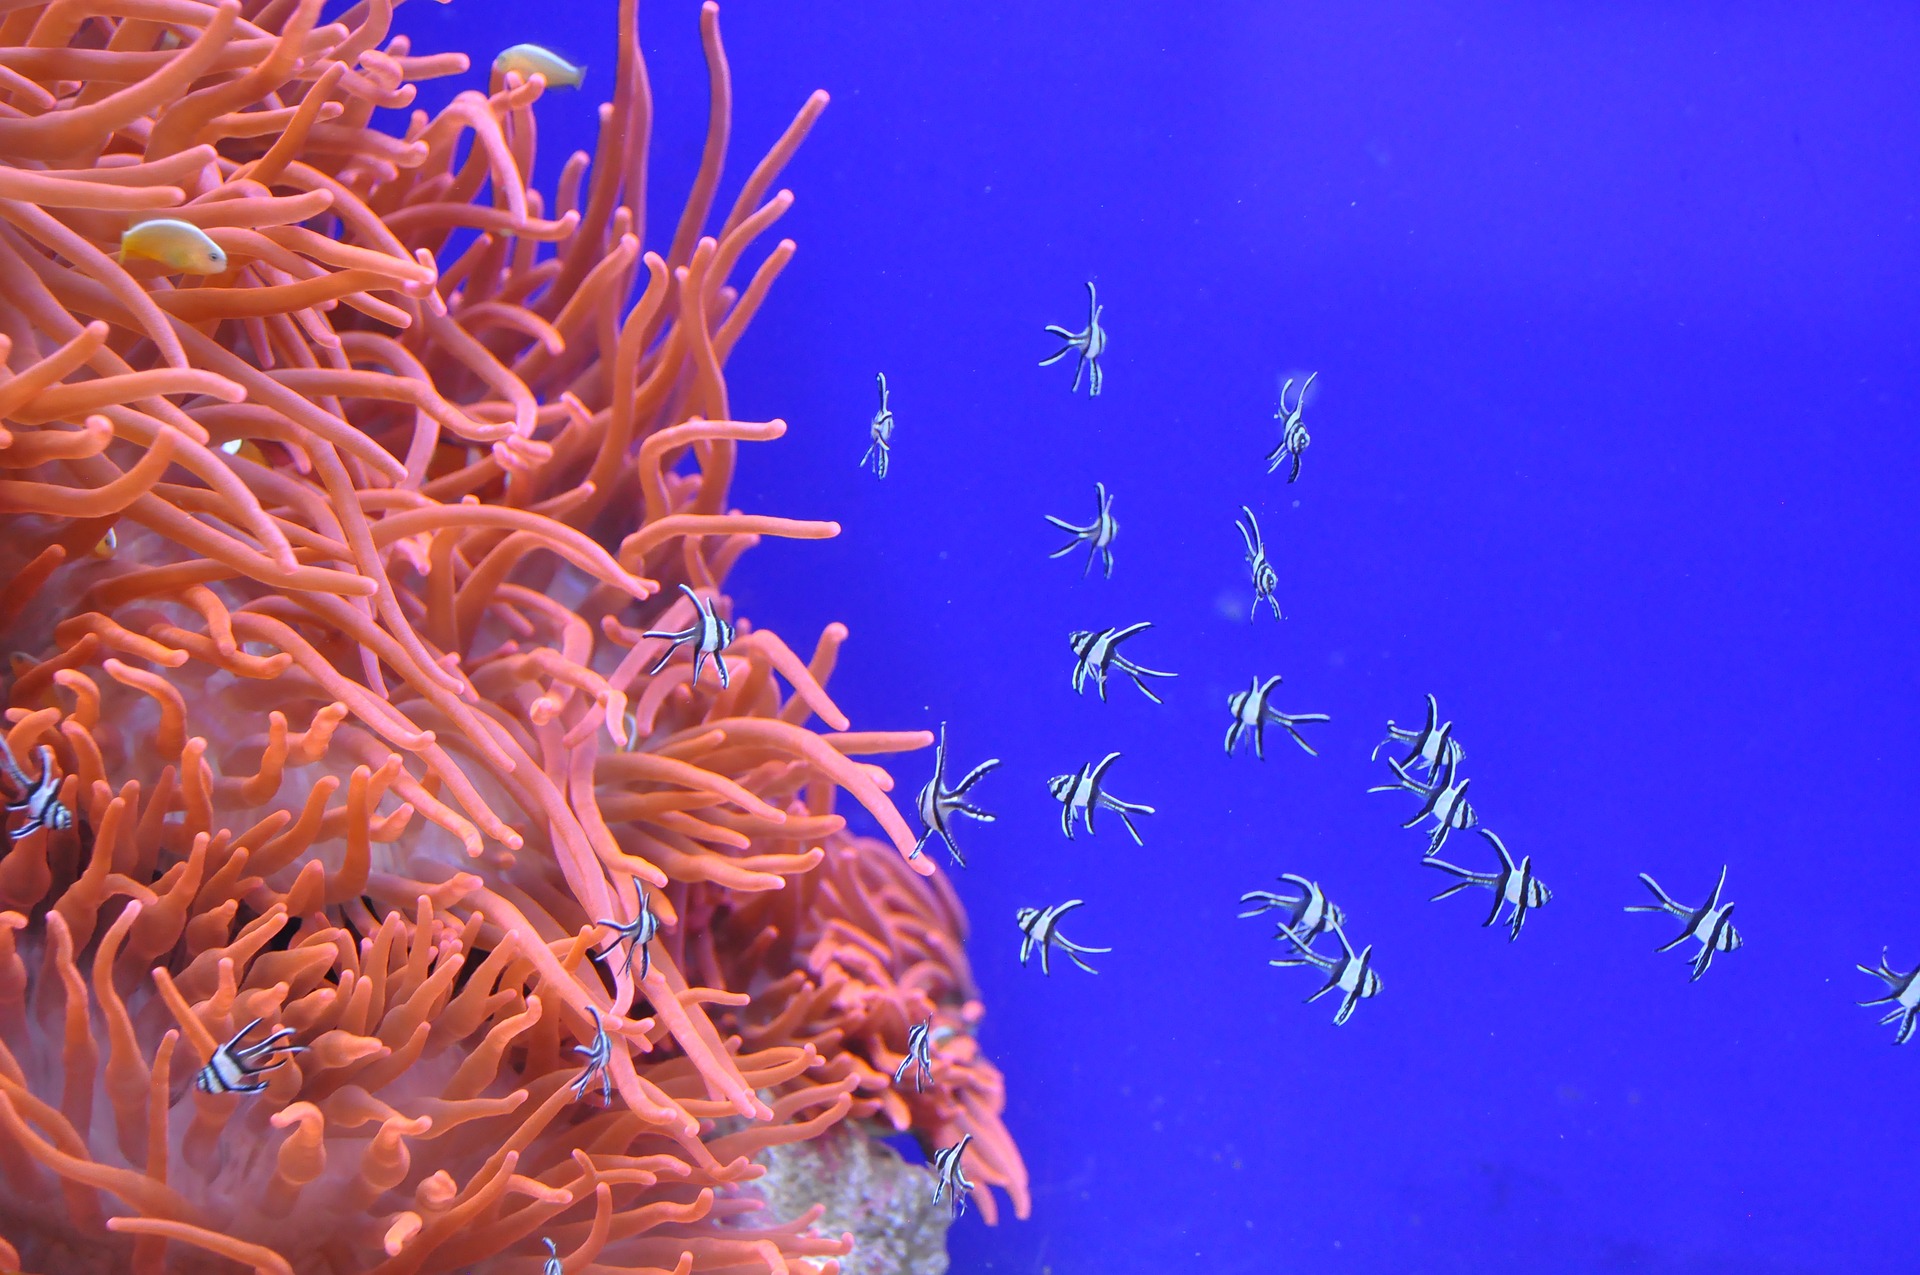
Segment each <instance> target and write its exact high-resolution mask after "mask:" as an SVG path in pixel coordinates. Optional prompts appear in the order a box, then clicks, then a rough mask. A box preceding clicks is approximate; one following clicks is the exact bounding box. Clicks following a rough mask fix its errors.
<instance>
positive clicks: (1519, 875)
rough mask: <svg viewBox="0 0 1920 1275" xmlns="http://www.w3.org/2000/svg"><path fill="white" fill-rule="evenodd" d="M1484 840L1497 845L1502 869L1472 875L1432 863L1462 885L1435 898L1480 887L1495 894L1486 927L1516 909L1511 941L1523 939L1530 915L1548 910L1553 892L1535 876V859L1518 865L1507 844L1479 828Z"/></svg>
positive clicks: (1437, 899)
mask: <svg viewBox="0 0 1920 1275" xmlns="http://www.w3.org/2000/svg"><path fill="white" fill-rule="evenodd" d="M1474 831H1475V832H1478V833H1479V834H1480V835H1481V836H1483V837H1485V838H1486V839H1487V840H1488V841H1489V842H1490V843H1492V845H1493V852H1494V853H1495V854H1497V855H1499V856H1500V868H1499V871H1497V872H1472V871H1469V870H1468V869H1466V868H1459V867H1455V866H1454V865H1453V864H1451V863H1443V862H1442V861H1440V860H1439V859H1432V858H1430V859H1428V860H1427V863H1428V864H1429V865H1431V866H1433V867H1436V868H1438V869H1440V870H1441V871H1442V872H1447V873H1451V874H1452V875H1453V876H1456V877H1458V878H1460V879H1459V881H1458V882H1457V883H1455V884H1453V885H1450V886H1448V887H1447V888H1446V889H1444V890H1442V891H1440V893H1438V894H1436V895H1434V896H1433V901H1434V902H1435V903H1438V902H1439V901H1440V900H1441V899H1444V898H1446V897H1448V896H1449V895H1454V894H1458V893H1460V891H1462V890H1464V889H1466V888H1467V887H1468V886H1471V885H1477V886H1482V887H1484V888H1486V889H1489V890H1492V891H1493V911H1491V912H1489V913H1487V919H1486V920H1485V921H1482V922H1481V924H1482V925H1492V924H1493V923H1494V922H1495V921H1498V920H1499V919H1500V912H1501V909H1503V908H1506V907H1512V908H1513V916H1512V919H1511V920H1510V921H1509V922H1508V927H1507V928H1508V931H1509V933H1508V937H1507V941H1508V942H1512V941H1513V940H1514V939H1517V938H1519V937H1520V927H1521V926H1522V925H1524V924H1525V923H1526V920H1527V913H1528V912H1529V911H1531V910H1532V909H1534V908H1539V907H1545V906H1546V905H1547V904H1548V902H1550V901H1551V900H1552V898H1553V891H1551V890H1549V889H1547V887H1546V886H1545V885H1543V884H1541V881H1540V878H1538V877H1536V876H1534V875H1533V856H1532V855H1527V856H1525V857H1523V858H1522V859H1521V860H1520V862H1518V863H1515V862H1514V861H1513V856H1512V855H1511V854H1509V853H1507V844H1506V842H1504V841H1502V840H1500V838H1499V837H1498V836H1496V835H1495V834H1493V833H1491V832H1489V831H1487V830H1486V829H1485V828H1475V829H1474Z"/></svg>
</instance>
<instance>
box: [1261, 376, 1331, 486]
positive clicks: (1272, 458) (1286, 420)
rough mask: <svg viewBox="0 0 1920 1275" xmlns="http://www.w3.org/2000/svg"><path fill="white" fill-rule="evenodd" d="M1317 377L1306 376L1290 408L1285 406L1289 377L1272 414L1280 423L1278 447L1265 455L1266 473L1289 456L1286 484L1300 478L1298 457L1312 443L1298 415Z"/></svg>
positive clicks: (1289, 382)
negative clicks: (1290, 458) (1289, 470)
mask: <svg viewBox="0 0 1920 1275" xmlns="http://www.w3.org/2000/svg"><path fill="white" fill-rule="evenodd" d="M1319 375H1320V374H1319V373H1318V372H1312V373H1309V374H1308V376H1307V379H1306V381H1305V383H1304V384H1302V385H1301V386H1300V392H1299V393H1298V394H1296V395H1294V398H1293V406H1292V407H1291V408H1289V407H1288V406H1287V391H1288V390H1290V389H1292V388H1293V378H1292V377H1291V376H1289V377H1288V378H1287V383H1286V384H1285V385H1282V386H1281V387H1280V406H1279V408H1278V409H1276V410H1275V411H1274V413H1273V419H1275V420H1276V421H1279V422H1280V423H1281V424H1280V445H1279V446H1278V447H1276V448H1274V449H1273V450H1272V451H1271V452H1269V453H1267V472H1268V473H1269V474H1271V473H1272V472H1273V471H1274V470H1276V469H1278V468H1280V466H1281V465H1283V464H1285V463H1286V460H1287V458H1288V457H1289V456H1291V457H1292V458H1293V472H1292V473H1290V474H1288V475H1287V481H1288V482H1293V481H1295V480H1296V479H1298V478H1299V477H1300V456H1301V454H1302V453H1303V452H1305V451H1306V450H1307V444H1308V443H1310V442H1312V441H1313V440H1312V439H1311V438H1309V437H1308V435H1307V427H1306V426H1305V425H1303V424H1301V423H1300V415H1301V409H1302V408H1303V407H1304V406H1305V404H1306V400H1307V390H1308V389H1309V388H1311V387H1312V385H1313V378H1314V377H1316V376H1319Z"/></svg>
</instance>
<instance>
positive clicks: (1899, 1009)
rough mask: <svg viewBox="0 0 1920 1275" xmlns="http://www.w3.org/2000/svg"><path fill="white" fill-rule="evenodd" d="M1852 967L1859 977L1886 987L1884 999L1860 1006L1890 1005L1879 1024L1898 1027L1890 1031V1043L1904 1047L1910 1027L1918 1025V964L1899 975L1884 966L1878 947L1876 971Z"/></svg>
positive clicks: (1884, 957)
mask: <svg viewBox="0 0 1920 1275" xmlns="http://www.w3.org/2000/svg"><path fill="white" fill-rule="evenodd" d="M1854 968H1855V969H1857V970H1859V971H1860V972H1861V973H1862V974H1871V975H1873V976H1874V977H1875V978H1877V979H1879V980H1880V981H1881V982H1883V983H1885V984H1886V985H1887V994H1886V995H1885V996H1882V997H1880V998H1879V999H1877V1000H1870V1001H1861V1002H1860V1003H1861V1004H1862V1005H1869V1006H1875V1005H1891V1006H1893V1008H1892V1009H1890V1010H1888V1011H1887V1013H1886V1016H1885V1017H1883V1018H1882V1019H1881V1020H1880V1021H1881V1022H1882V1023H1899V1024H1900V1025H1899V1026H1898V1027H1896V1028H1894V1031H1893V1043H1894V1044H1896V1045H1904V1044H1906V1043H1907V1042H1908V1041H1909V1040H1912V1039H1913V1029H1914V1025H1915V1024H1916V1023H1920V965H1916V966H1914V968H1913V969H1912V970H1910V971H1909V972H1907V973H1905V974H1902V973H1900V971H1898V970H1896V969H1894V968H1893V966H1891V965H1889V964H1888V963H1887V950H1886V949H1885V948H1881V949H1880V966H1879V968H1878V969H1874V968H1871V967H1869V966H1866V965H1856V966H1855V967H1854Z"/></svg>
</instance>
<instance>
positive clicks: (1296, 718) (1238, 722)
mask: <svg viewBox="0 0 1920 1275" xmlns="http://www.w3.org/2000/svg"><path fill="white" fill-rule="evenodd" d="M1279 685H1280V675H1279V674H1278V673H1275V674H1274V675H1273V676H1272V677H1270V678H1268V679H1267V680H1266V681H1264V682H1262V681H1261V680H1260V678H1259V677H1258V675H1256V676H1255V677H1254V679H1253V685H1252V686H1250V687H1249V688H1247V689H1246V690H1244V691H1237V692H1235V693H1234V694H1232V695H1229V696H1227V711H1229V712H1230V713H1232V714H1233V721H1232V723H1231V724H1230V725H1229V726H1228V727H1227V755H1228V756H1229V757H1231V756H1232V755H1233V749H1234V746H1235V745H1236V744H1238V743H1239V742H1240V738H1241V736H1243V735H1245V734H1246V733H1247V732H1248V731H1252V732H1253V755H1254V756H1255V757H1257V758H1259V759H1260V760H1261V761H1265V760H1266V759H1267V723H1268V722H1272V723H1273V724H1274V725H1276V726H1278V727H1280V728H1281V729H1282V730H1284V731H1286V732H1287V734H1289V735H1291V736H1293V742H1294V743H1296V744H1298V745H1300V747H1302V748H1304V749H1306V750H1307V753H1308V755H1309V756H1313V757H1318V756H1319V755H1320V754H1318V753H1316V752H1314V751H1313V745H1311V744H1309V743H1307V741H1306V740H1305V739H1303V738H1301V736H1300V730H1299V727H1300V726H1302V725H1304V724H1306V723H1308V722H1330V721H1332V720H1333V719H1332V718H1331V717H1328V716H1327V715H1326V714H1325V713H1283V712H1281V711H1280V710H1279V709H1277V708H1275V707H1274V706H1273V692H1274V690H1275V688H1277V687H1278V686H1279Z"/></svg>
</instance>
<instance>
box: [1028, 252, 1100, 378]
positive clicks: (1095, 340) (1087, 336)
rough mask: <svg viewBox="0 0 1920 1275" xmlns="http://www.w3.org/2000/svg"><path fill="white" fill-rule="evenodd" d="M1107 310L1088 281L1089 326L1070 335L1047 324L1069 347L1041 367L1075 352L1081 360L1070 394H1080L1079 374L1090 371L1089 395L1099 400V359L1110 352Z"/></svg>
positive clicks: (1049, 329) (1051, 331)
mask: <svg viewBox="0 0 1920 1275" xmlns="http://www.w3.org/2000/svg"><path fill="white" fill-rule="evenodd" d="M1104 308H1105V307H1103V306H1102V305H1101V304H1100V294H1099V293H1098V292H1096V291H1094V287H1093V281H1092V280H1091V279H1089V280H1088V281H1087V326H1086V327H1084V328H1082V329H1081V330H1080V331H1078V332H1069V331H1067V329H1065V328H1063V327H1061V326H1060V325H1059V324H1057V323H1049V324H1048V325H1047V331H1048V332H1050V333H1051V334H1053V335H1054V336H1057V337H1059V338H1060V339H1061V340H1062V341H1065V342H1066V344H1065V345H1063V346H1061V347H1060V349H1059V351H1058V352H1056V353H1054V354H1049V355H1048V356H1047V357H1046V358H1044V359H1041V360H1040V366H1041V367H1051V366H1052V365H1053V364H1055V363H1058V362H1059V361H1060V360H1061V359H1064V358H1066V357H1067V355H1069V354H1072V353H1075V352H1076V351H1077V352H1078V353H1079V355H1080V359H1079V361H1078V362H1077V363H1075V364H1074V368H1073V388H1072V389H1070V390H1068V391H1067V392H1068V393H1069V394H1073V393H1077V392H1078V391H1079V389H1080V374H1081V373H1082V372H1087V373H1090V374H1091V375H1089V376H1088V378H1087V396H1088V397H1089V398H1099V397H1100V383H1101V380H1102V377H1101V375H1100V356H1101V355H1103V354H1105V353H1106V352H1107V330H1106V329H1105V328H1103V327H1101V326H1100V311H1101V310H1102V309H1104Z"/></svg>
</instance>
